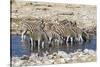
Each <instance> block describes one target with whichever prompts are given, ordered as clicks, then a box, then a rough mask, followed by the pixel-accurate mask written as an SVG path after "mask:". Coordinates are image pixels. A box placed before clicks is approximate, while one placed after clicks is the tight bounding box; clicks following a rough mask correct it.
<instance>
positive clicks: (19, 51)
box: [10, 34, 96, 57]
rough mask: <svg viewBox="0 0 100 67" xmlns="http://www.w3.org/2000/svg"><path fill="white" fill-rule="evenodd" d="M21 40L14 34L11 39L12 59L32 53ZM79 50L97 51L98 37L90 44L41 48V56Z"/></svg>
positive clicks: (91, 40)
mask: <svg viewBox="0 0 100 67" xmlns="http://www.w3.org/2000/svg"><path fill="white" fill-rule="evenodd" d="M20 40H21V38H20V35H15V34H12V35H11V39H10V46H11V47H10V52H11V53H10V55H11V57H13V56H18V57H20V56H23V55H31V52H30V48H29V46H28V45H27V44H25V45H21V42H20ZM78 49H80V50H84V49H92V50H94V51H96V37H95V36H93V37H91V39H90V41H88V42H83V43H73V44H70V43H68V44H63V45H59V46H49V47H48V46H46V45H45V47H44V48H40V52H39V53H40V54H41V53H42V52H46V51H48V52H49V53H53V52H57V51H65V52H67V53H70V52H75V51H77V50H78ZM33 52H34V53H37V52H38V49H37V47H36V48H34V49H33Z"/></svg>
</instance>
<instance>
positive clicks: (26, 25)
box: [20, 19, 89, 51]
mask: <svg viewBox="0 0 100 67" xmlns="http://www.w3.org/2000/svg"><path fill="white" fill-rule="evenodd" d="M20 26H21V30H22V33H21V42H22V43H24V42H25V39H26V36H27V35H29V45H30V49H31V51H32V50H33V49H34V47H35V46H38V50H39V49H40V46H44V45H61V44H68V43H75V42H84V41H87V40H88V39H89V35H88V34H87V33H86V32H85V31H83V30H82V29H80V28H79V27H78V26H77V24H76V21H74V22H72V21H68V20H63V21H60V22H57V23H48V22H46V21H44V20H43V19H39V20H38V21H37V20H34V21H27V20H24V21H23V22H22V23H21V25H20Z"/></svg>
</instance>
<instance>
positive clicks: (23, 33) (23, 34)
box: [21, 30, 26, 42]
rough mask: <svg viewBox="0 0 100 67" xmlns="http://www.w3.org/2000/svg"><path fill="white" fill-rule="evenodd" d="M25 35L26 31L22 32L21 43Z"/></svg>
mask: <svg viewBox="0 0 100 67" xmlns="http://www.w3.org/2000/svg"><path fill="white" fill-rule="evenodd" d="M25 33H26V30H24V31H23V32H22V34H21V41H22V42H23V41H24V39H25Z"/></svg>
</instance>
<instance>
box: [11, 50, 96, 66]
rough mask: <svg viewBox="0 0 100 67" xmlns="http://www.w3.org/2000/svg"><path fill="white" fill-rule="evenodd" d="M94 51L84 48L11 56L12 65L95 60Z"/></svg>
mask: <svg viewBox="0 0 100 67" xmlns="http://www.w3.org/2000/svg"><path fill="white" fill-rule="evenodd" d="M95 61H96V52H95V51H93V50H88V49H85V50H84V51H81V50H77V51H76V52H74V53H69V54H68V53H66V52H64V51H58V52H54V53H53V54H50V55H48V54H44V56H42V57H41V56H37V54H34V53H33V54H32V55H31V56H25V55H24V56H22V57H13V58H12V62H11V64H12V66H31V65H41V64H43V65H45V64H67V63H82V62H95Z"/></svg>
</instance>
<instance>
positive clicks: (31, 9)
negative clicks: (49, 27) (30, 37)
mask: <svg viewBox="0 0 100 67" xmlns="http://www.w3.org/2000/svg"><path fill="white" fill-rule="evenodd" d="M11 8H12V10H11V19H12V20H11V32H12V33H16V32H17V31H18V29H19V28H20V27H19V26H20V23H21V22H22V21H23V20H24V19H26V18H29V19H31V20H34V19H36V18H43V19H44V20H45V23H57V22H56V20H57V21H63V20H65V19H67V20H69V21H76V23H77V25H78V27H79V28H81V29H85V30H86V31H87V32H90V33H95V34H96V6H95V5H81V4H67V3H65V4H61V3H60V4H56V3H43V2H16V3H12V6H11Z"/></svg>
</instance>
